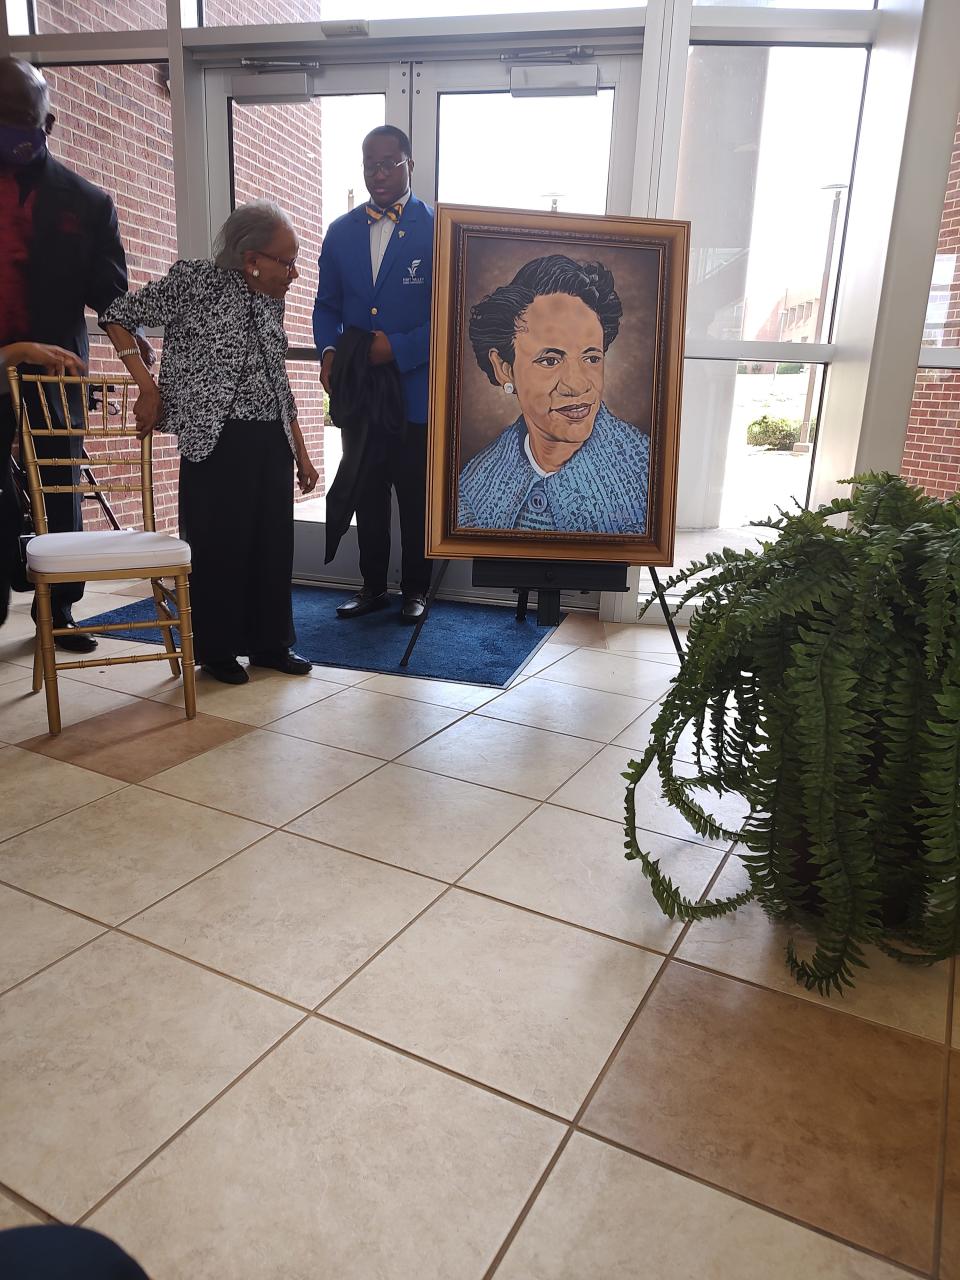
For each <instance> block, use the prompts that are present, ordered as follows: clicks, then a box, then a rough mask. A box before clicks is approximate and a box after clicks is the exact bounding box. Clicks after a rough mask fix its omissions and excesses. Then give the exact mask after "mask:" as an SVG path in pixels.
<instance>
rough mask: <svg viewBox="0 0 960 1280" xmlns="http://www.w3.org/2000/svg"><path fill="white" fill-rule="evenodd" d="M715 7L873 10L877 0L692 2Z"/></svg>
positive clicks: (703, 0)
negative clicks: (732, 5) (733, 5)
mask: <svg viewBox="0 0 960 1280" xmlns="http://www.w3.org/2000/svg"><path fill="white" fill-rule="evenodd" d="M694 3H695V4H703V5H714V6H717V7H721V6H725V5H731V4H735V5H738V6H739V7H740V8H742V9H875V8H876V7H877V0H694Z"/></svg>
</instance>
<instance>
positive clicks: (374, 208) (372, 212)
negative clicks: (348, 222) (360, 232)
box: [366, 201, 403, 225]
mask: <svg viewBox="0 0 960 1280" xmlns="http://www.w3.org/2000/svg"><path fill="white" fill-rule="evenodd" d="M366 210H367V224H368V225H372V224H373V223H374V222H379V221H380V219H381V218H389V219H390V221H391V222H399V221H400V215H401V213H403V205H402V204H400V202H399V201H398V202H397V203H396V204H391V205H389V206H388V207H387V208H386V209H381V208H380V207H379V206H378V205H375V204H368V205H367V206H366Z"/></svg>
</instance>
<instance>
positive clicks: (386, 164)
mask: <svg viewBox="0 0 960 1280" xmlns="http://www.w3.org/2000/svg"><path fill="white" fill-rule="evenodd" d="M407 159H408V157H406V156H405V157H404V158H403V159H402V160H378V161H376V163H374V162H373V161H372V160H365V161H364V162H363V173H364V177H367V178H373V177H375V176H376V175H377V174H378V173H382V174H383V176H384V177H386V176H387V174H389V173H392V172H393V170H394V169H399V168H400V166H401V165H402V164H406V163H407Z"/></svg>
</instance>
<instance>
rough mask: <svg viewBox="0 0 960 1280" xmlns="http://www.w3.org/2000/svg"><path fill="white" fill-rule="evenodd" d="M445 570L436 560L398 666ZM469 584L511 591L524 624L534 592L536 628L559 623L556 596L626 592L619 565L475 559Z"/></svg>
mask: <svg viewBox="0 0 960 1280" xmlns="http://www.w3.org/2000/svg"><path fill="white" fill-rule="evenodd" d="M449 566H450V561H449V560H441V561H440V566H439V568H438V570H437V572H436V573H435V574H434V577H433V581H432V583H431V584H430V590H429V592H428V593H427V601H426V607H425V608H424V611H423V613H422V614H421V615H420V617H419V618H418V619H417V625H416V626H415V627H414V630H413V635H412V636H411V637H410V642H409V644H408V645H407V648H406V651H405V652H404V655H403V657H402V658H401V659H400V666H401V667H405V666H407V664H408V663H409V661H410V658H411V655H412V654H413V651H414V649H415V648H416V647H417V641H418V640H419V639H420V632H421V631H422V630H423V628H424V625H425V624H426V621H427V618H428V617H429V616H430V609H431V607H432V605H433V602H434V600H435V599H436V597H437V592H438V591H439V590H440V584H441V583H442V582H443V578H444V574H445V573H446V572H447V569H448V568H449ZM647 567H648V569H649V572H650V577H651V579H652V581H653V589H654V591H655V592H656V596H657V599H658V600H659V601H660V608H661V610H662V612H663V616H664V619H665V620H666V624H667V627H668V628H669V630H670V638H671V639H672V640H673V644H674V647H675V648H676V651H677V656H678V657H679V659H680V661H681V662H682V661H683V646H682V645H681V643H680V637H679V635H678V634H677V628H676V625H675V624H674V621H673V616H672V614H671V613H670V606H669V605H668V604H667V597H666V596H665V595H664V592H663V587H662V585H661V583H660V578H659V577H658V575H657V571H656V569H654V568H653V567H652V566H649V565H648V566H647ZM473 585H474V586H475V587H501V588H504V587H505V588H509V589H510V590H513V591H516V593H517V612H516V618H517V621H518V622H523V621H524V620H525V619H526V616H527V608H528V606H529V603H530V592H531V591H536V593H537V625H538V626H541V627H555V626H557V625H558V624H559V622H560V593H561V591H626V589H627V566H626V565H623V564H591V563H588V562H587V563H585V562H581V561H577V560H555V561H542V560H474V562H473Z"/></svg>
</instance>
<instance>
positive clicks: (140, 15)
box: [14, 0, 167, 35]
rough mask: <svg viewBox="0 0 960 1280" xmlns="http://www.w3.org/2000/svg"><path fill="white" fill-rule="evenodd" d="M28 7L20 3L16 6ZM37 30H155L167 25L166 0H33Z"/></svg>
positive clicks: (15, 5) (44, 31)
mask: <svg viewBox="0 0 960 1280" xmlns="http://www.w3.org/2000/svg"><path fill="white" fill-rule="evenodd" d="M18 7H19V8H21V9H25V8H26V7H27V6H26V5H19V6H18V5H17V3H16V0H15V2H14V9H15V10H16V9H17V8H18ZM33 12H34V20H35V22H36V30H37V31H38V32H40V33H41V34H42V35H47V34H50V33H52V32H55V31H151V30H154V31H156V30H159V29H160V28H161V27H165V26H166V25H167V5H166V0H33Z"/></svg>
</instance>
